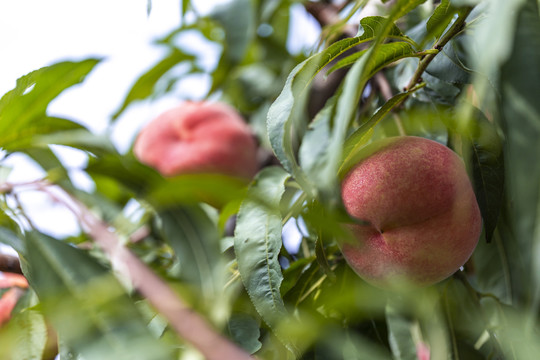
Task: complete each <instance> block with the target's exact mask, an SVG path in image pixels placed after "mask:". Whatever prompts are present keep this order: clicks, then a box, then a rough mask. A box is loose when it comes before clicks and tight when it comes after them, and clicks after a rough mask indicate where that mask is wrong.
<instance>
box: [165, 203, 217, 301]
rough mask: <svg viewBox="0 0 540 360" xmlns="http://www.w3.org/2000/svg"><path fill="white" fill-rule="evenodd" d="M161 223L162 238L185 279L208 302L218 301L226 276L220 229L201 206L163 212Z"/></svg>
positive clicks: (176, 208)
mask: <svg viewBox="0 0 540 360" xmlns="http://www.w3.org/2000/svg"><path fill="white" fill-rule="evenodd" d="M157 220H158V225H157V226H158V229H159V230H160V233H161V235H162V236H163V238H164V239H165V240H166V241H167V243H168V244H169V245H170V246H171V247H172V248H173V250H174V253H175V255H176V257H177V258H178V260H179V263H180V276H181V277H182V279H183V280H185V281H186V282H188V283H191V284H193V285H196V286H197V287H198V288H200V290H201V294H202V295H203V296H204V298H205V299H216V298H217V296H218V295H219V293H220V287H219V286H220V285H223V284H220V282H219V280H220V279H222V277H223V276H224V273H225V271H224V268H223V267H222V266H220V264H221V261H220V253H221V251H220V244H219V238H218V233H217V227H216V225H215V224H214V223H213V222H212V221H211V220H210V218H209V217H208V215H207V214H206V213H205V212H204V211H203V210H202V209H201V208H200V207H198V206H191V207H178V206H177V207H175V208H170V209H168V210H164V211H161V212H160V213H158V219H157Z"/></svg>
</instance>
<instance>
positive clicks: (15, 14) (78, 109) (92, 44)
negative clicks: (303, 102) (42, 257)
mask: <svg viewBox="0 0 540 360" xmlns="http://www.w3.org/2000/svg"><path fill="white" fill-rule="evenodd" d="M226 2H227V0H198V1H194V2H193V3H194V5H195V6H196V7H197V10H198V11H199V12H200V13H206V12H208V10H209V9H211V8H212V6H213V4H215V3H226ZM147 4H148V3H147V0H92V1H90V0H45V1H44V0H12V1H10V0H0V54H1V55H0V59H1V60H0V96H1V95H3V94H4V93H6V92H7V91H9V90H11V89H12V88H13V87H14V86H15V82H16V80H17V78H19V77H21V76H23V75H25V74H27V73H29V72H31V71H33V70H36V69H38V68H40V67H43V66H47V65H50V64H53V63H55V62H57V61H60V60H66V59H68V60H78V59H84V58H86V57H89V56H98V57H105V60H104V61H103V62H102V63H101V64H99V65H98V66H97V67H96V68H95V69H94V70H93V72H91V73H90V75H89V76H88V77H87V78H86V80H85V82H84V83H83V84H82V85H80V86H75V87H73V88H70V89H68V90H67V91H65V92H64V93H63V94H61V95H60V96H59V97H58V98H57V99H56V100H54V101H53V102H52V103H51V104H50V106H49V108H48V112H49V114H50V115H55V116H63V117H67V118H70V119H74V120H77V121H79V122H81V123H83V124H84V125H85V126H87V127H88V128H90V130H92V131H94V132H97V133H102V132H104V131H105V130H106V129H107V124H108V122H109V119H110V116H111V114H112V113H114V111H115V110H116V109H118V107H119V106H120V104H121V103H122V101H123V99H124V97H125V95H126V92H127V91H128V90H129V89H130V87H131V85H132V84H133V82H134V81H135V80H136V79H137V78H138V77H139V76H140V74H142V73H143V72H144V71H145V70H146V69H148V68H150V67H151V66H152V65H153V64H155V63H156V62H157V61H158V60H160V59H161V57H162V56H163V54H164V53H163V51H164V49H162V48H159V47H156V46H154V45H152V41H153V40H155V39H157V38H160V37H162V36H163V35H165V34H167V33H169V32H170V31H171V30H173V29H175V28H177V27H178V26H179V24H180V0H154V1H152V10H151V12H150V15H148V13H147ZM300 8H301V5H298V6H297V7H296V8H295V11H293V15H295V21H291V26H292V31H293V32H297V31H298V32H301V33H302V34H303V36H301V37H294V38H291V39H290V43H289V45H290V46H289V48H290V49H294V50H297V51H298V50H299V49H302V48H308V47H309V46H310V45H311V44H314V43H315V41H316V40H317V36H318V28H317V26H315V25H314V24H313V21H309V20H308V19H306V18H305V17H303V16H300V15H299V14H300V13H301V11H300V10H299V9H300ZM187 41H192V42H194V43H196V45H198V46H199V48H201V46H200V45H202V44H200V40H198V39H187ZM201 49H202V51H204V52H205V54H208V55H209V56H208V61H209V64H208V66H212V63H213V62H214V61H215V60H216V58H217V56H218V51H219V48H216V47H211V46H206V47H202V48H201ZM183 84H184V86H183V87H182V86H181V87H180V88H179V89H178V90H177V92H176V93H175V94H174V95H171V96H168V97H165V98H163V99H160V100H159V101H154V102H142V103H138V104H135V105H132V106H131V107H130V108H129V109H128V110H127V111H126V112H125V113H124V115H123V116H122V117H121V118H120V119H119V121H118V123H117V125H116V126H115V127H114V129H113V133H112V134H111V136H112V139H113V141H114V143H115V145H116V146H117V147H118V149H119V150H120V151H127V150H128V149H129V147H130V146H131V143H132V141H133V138H134V137H135V135H136V133H137V131H138V130H139V128H140V127H141V126H142V125H143V124H144V123H145V122H147V121H148V120H150V119H151V118H153V117H155V116H156V115H157V114H158V113H160V112H161V111H163V110H164V109H166V108H168V107H171V106H173V105H174V104H175V103H177V102H178V100H179V98H192V99H196V98H200V97H202V96H204V94H205V93H206V91H207V87H208V83H207V82H205V81H204V79H201V78H198V79H194V78H191V79H187V80H186V81H184V82H183ZM58 154H59V156H61V158H62V159H63V160H64V161H65V163H66V164H67V166H68V167H70V168H72V169H73V170H72V171H71V173H70V175H71V176H72V179H73V180H74V181H76V182H77V183H78V184H79V185H80V186H81V187H88V188H91V187H92V183H91V181H89V180H88V178H87V177H86V176H85V174H84V173H83V172H82V171H80V170H79V169H80V168H81V167H83V166H84V165H85V162H86V156H84V155H82V154H81V153H78V152H77V151H62V152H60V153H58ZM5 163H6V165H9V166H11V167H13V171H12V173H11V175H10V177H9V181H12V182H22V181H30V180H33V179H37V178H40V177H42V176H43V173H42V171H41V170H40V169H39V168H37V167H36V166H34V165H32V164H31V163H29V162H28V161H26V160H25V158H24V157H22V156H18V157H17V156H15V157H13V158H10V159H8V161H6V162H5ZM21 199H22V200H23V201H24V204H25V209H26V210H27V212H28V213H30V215H31V217H32V218H33V220H34V222H35V224H36V226H37V227H38V228H39V229H40V230H42V231H44V232H46V233H50V234H54V235H56V236H65V235H68V234H73V233H76V232H77V231H78V227H77V225H76V223H75V221H74V218H73V217H72V216H71V214H70V213H69V212H67V211H66V210H65V209H64V208H62V207H61V206H59V205H55V204H53V203H51V202H50V201H49V199H48V198H47V197H46V196H45V195H43V194H41V195H40V194H37V193H24V194H21Z"/></svg>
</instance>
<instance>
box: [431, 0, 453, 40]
mask: <svg viewBox="0 0 540 360" xmlns="http://www.w3.org/2000/svg"><path fill="white" fill-rule="evenodd" d="M454 14H455V11H454V9H453V8H452V6H451V4H450V0H442V1H441V3H440V4H439V5H437V7H436V8H435V10H434V11H433V14H431V16H430V17H429V19H428V21H427V23H426V30H427V33H428V35H427V36H426V40H427V39H430V38H431V37H432V36H433V37H435V39H438V38H439V37H441V35H442V34H443V32H444V30H445V29H446V28H447V27H448V25H449V24H450V22H451V21H452V18H453V17H454Z"/></svg>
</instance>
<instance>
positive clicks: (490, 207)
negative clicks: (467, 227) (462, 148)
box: [470, 117, 504, 242]
mask: <svg viewBox="0 0 540 360" xmlns="http://www.w3.org/2000/svg"><path fill="white" fill-rule="evenodd" d="M475 125H476V126H475V127H476V131H474V132H473V133H472V134H470V140H471V144H470V146H471V151H470V154H471V165H472V174H473V180H474V181H473V183H474V190H475V194H476V198H477V200H478V205H479V206H480V211H481V213H482V218H483V222H484V231H485V236H486V240H487V242H490V241H491V238H492V236H493V232H494V231H495V227H496V226H497V223H498V221H499V215H500V213H501V208H502V206H503V193H504V158H503V149H502V141H501V140H500V139H499V136H498V134H497V133H496V129H495V128H494V127H493V125H492V124H491V123H490V122H489V121H488V120H487V119H486V118H485V117H481V118H480V119H478V120H477V122H476V123H475Z"/></svg>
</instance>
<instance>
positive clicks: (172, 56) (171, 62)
mask: <svg viewBox="0 0 540 360" xmlns="http://www.w3.org/2000/svg"><path fill="white" fill-rule="evenodd" d="M194 59H195V58H194V56H193V55H190V54H186V53H184V52H182V51H179V50H177V49H173V50H171V52H170V53H169V54H168V56H166V57H165V58H164V59H162V60H161V61H160V62H159V63H157V64H156V65H154V66H153V67H152V68H151V69H150V70H148V71H147V72H146V73H144V74H143V75H142V76H141V77H140V78H139V79H137V81H136V82H135V84H133V86H132V87H131V90H130V91H129V93H128V94H127V96H126V98H125V99H124V102H123V103H122V105H121V106H120V108H119V109H118V110H117V111H116V112H115V113H114V115H113V116H112V119H113V120H116V119H118V117H120V115H122V113H123V112H124V110H125V109H126V108H127V107H128V106H129V105H130V104H131V103H132V102H134V101H137V100H144V99H146V98H148V97H150V96H151V95H152V94H153V93H154V91H155V87H156V84H157V83H158V81H159V80H160V79H161V78H162V77H163V76H164V75H165V74H166V73H167V72H168V71H169V70H171V69H172V68H173V67H175V66H176V65H178V64H179V63H181V62H183V61H192V60H194Z"/></svg>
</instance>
